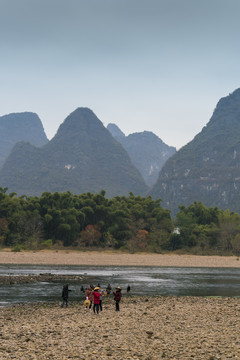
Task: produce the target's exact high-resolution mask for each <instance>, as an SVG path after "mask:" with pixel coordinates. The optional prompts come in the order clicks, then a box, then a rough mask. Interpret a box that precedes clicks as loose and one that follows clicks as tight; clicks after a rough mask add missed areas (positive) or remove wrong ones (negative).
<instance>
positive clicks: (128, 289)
mask: <svg viewBox="0 0 240 360" xmlns="http://www.w3.org/2000/svg"><path fill="white" fill-rule="evenodd" d="M130 290H131V288H130V285H128V287H127V293H129V292H130Z"/></svg>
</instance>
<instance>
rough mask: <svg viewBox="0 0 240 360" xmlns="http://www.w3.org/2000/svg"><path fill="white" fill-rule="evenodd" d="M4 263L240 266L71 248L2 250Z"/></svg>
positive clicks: (220, 259) (220, 260) (222, 259)
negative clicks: (74, 249)
mask: <svg viewBox="0 0 240 360" xmlns="http://www.w3.org/2000/svg"><path fill="white" fill-rule="evenodd" d="M0 264H26V265H27V264H29V265H30V264H39V265H95V266H96V265H102V266H108V265H116V266H165V267H166V266H179V267H229V268H230V267H231V268H239V267H240V260H239V258H238V257H236V256H198V255H176V254H166V255H163V254H149V253H137V254H128V253H122V252H97V251H93V252H90V251H88V252H80V251H69V250H42V251H32V252H30V251H24V252H12V251H0Z"/></svg>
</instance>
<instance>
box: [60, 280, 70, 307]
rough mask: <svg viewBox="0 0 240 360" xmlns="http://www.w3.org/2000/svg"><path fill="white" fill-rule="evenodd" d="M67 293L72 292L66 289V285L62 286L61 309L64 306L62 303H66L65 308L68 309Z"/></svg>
mask: <svg viewBox="0 0 240 360" xmlns="http://www.w3.org/2000/svg"><path fill="white" fill-rule="evenodd" d="M69 291H72V290H70V289H69V288H68V284H66V285H64V286H63V289H62V299H63V302H62V305H61V307H63V306H64V303H66V307H68V293H69Z"/></svg>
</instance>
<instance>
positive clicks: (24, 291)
mask: <svg viewBox="0 0 240 360" xmlns="http://www.w3.org/2000/svg"><path fill="white" fill-rule="evenodd" d="M43 273H51V274H59V275H62V274H65V275H81V276H83V280H82V282H81V283H80V282H79V281H69V288H70V289H72V290H73V291H72V292H71V293H70V296H69V300H70V301H71V299H72V300H81V299H84V294H82V293H81V292H80V287H81V286H82V285H83V286H84V288H86V287H87V286H88V285H89V284H90V283H91V284H93V285H97V284H98V283H99V284H100V285H101V287H102V288H105V287H106V286H107V284H108V283H110V284H111V286H112V288H115V287H116V286H120V287H121V288H122V289H123V296H124V294H125V293H126V288H127V286H128V285H130V287H131V292H130V293H131V294H132V295H146V296H152V295H163V296H229V297H238V296H240V281H239V280H240V269H239V268H195V267H194V268H189V267H186V268H182V267H146V266H144V267H136V266H56V265H54V266H46V265H35V266H34V265H27V266H26V265H0V275H15V276H16V275H29V274H34V275H39V274H43ZM62 286H63V283H62V282H60V281H59V282H37V283H30V284H14V285H1V292H0V306H9V305H13V304H16V303H28V302H38V301H44V302H45V301H56V300H59V301H60V300H61V290H62Z"/></svg>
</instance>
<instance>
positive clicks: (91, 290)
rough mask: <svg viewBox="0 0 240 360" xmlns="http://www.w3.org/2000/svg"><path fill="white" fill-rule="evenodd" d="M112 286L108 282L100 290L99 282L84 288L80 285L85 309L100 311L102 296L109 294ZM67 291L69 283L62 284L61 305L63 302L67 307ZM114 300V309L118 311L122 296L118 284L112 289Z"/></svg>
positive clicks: (97, 312)
mask: <svg viewBox="0 0 240 360" xmlns="http://www.w3.org/2000/svg"><path fill="white" fill-rule="evenodd" d="M111 290H112V287H111V285H110V284H108V286H107V287H106V288H105V289H104V290H102V289H101V287H100V284H98V285H97V286H95V287H94V286H93V285H89V286H88V287H87V289H84V288H83V286H82V287H81V291H82V292H83V293H84V294H85V295H86V299H85V301H84V306H85V308H86V309H89V310H91V308H93V312H94V313H95V314H99V311H102V298H103V296H106V295H109V294H110V293H111ZM69 291H72V290H70V289H69V285H68V284H66V285H64V286H63V289H62V299H63V301H62V304H61V307H64V304H66V307H68V293H69ZM127 292H130V286H129V285H128V287H127ZM112 293H113V296H114V300H115V310H116V311H120V308H119V303H120V301H121V298H122V289H121V287H120V286H117V287H116V288H115V291H112Z"/></svg>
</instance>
